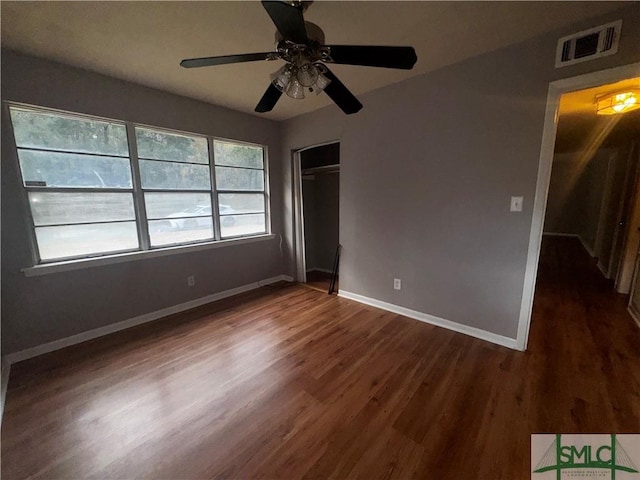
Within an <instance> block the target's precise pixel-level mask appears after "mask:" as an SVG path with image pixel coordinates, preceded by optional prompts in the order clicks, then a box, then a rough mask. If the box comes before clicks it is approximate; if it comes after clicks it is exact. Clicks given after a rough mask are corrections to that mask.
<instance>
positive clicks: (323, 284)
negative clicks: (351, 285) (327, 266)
mask: <svg viewBox="0 0 640 480" xmlns="http://www.w3.org/2000/svg"><path fill="white" fill-rule="evenodd" d="M305 285H306V286H307V287H310V288H315V289H316V290H318V291H320V292H324V293H328V292H329V287H331V274H330V273H326V272H319V271H317V270H313V271H311V272H307V283H306V284H305ZM339 289H340V279H339V278H336V286H335V289H334V292H337V291H338V290H339Z"/></svg>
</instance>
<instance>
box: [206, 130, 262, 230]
mask: <svg viewBox="0 0 640 480" xmlns="http://www.w3.org/2000/svg"><path fill="white" fill-rule="evenodd" d="M216 141H219V142H221V143H234V144H236V145H247V146H249V147H261V148H262V169H259V168H250V167H236V166H233V165H217V164H216V163H215V149H214V143H215V142H216ZM209 151H210V152H211V160H212V162H213V163H212V168H211V170H212V171H213V176H212V179H213V180H214V181H215V170H216V167H223V168H225V167H226V168H240V169H245V170H257V171H260V170H261V171H262V172H263V189H262V191H259V190H225V189H221V190H218V188H217V186H214V187H212V191H213V192H214V193H215V202H216V203H215V212H216V215H215V216H216V218H217V223H218V226H217V228H218V233H219V235H220V237H219V240H233V239H235V238H245V237H252V236H255V235H268V234H270V233H271V217H270V215H269V206H270V203H271V198H270V195H269V172H268V166H267V165H268V162H267V150H266V146H264V145H256V144H253V143H248V142H238V141H235V140H226V139H222V138H212V139H211V146H210V148H209ZM225 193H226V194H229V193H231V194H233V193H250V194H254V195H257V194H260V195H262V199H263V202H264V228H265V231H264V232H260V233H248V234H245V235H233V236H229V237H224V238H223V237H222V225H221V224H222V219H221V217H222V215H220V210H219V207H218V203H219V199H218V197H219V196H220V195H221V194H225ZM212 206H213V204H212ZM240 215H243V214H240ZM244 215H252V214H250V213H249V214H244ZM253 215H255V214H253Z"/></svg>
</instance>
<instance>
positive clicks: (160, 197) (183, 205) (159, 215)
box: [136, 127, 214, 247]
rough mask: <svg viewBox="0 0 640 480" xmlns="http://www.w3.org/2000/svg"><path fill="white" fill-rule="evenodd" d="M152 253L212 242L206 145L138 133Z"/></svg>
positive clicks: (155, 133) (188, 138)
mask: <svg viewBox="0 0 640 480" xmlns="http://www.w3.org/2000/svg"><path fill="white" fill-rule="evenodd" d="M136 144H137V146H138V159H139V160H138V162H139V165H140V181H141V184H142V190H143V192H144V204H145V208H146V213H147V221H148V226H149V240H150V243H151V246H152V247H157V246H162V245H171V244H176V243H187V242H194V241H204V240H213V239H214V234H213V217H212V215H211V211H212V209H211V171H210V168H209V149H208V147H207V139H206V138H204V137H193V136H187V135H176V134H173V133H166V132H159V131H155V130H150V129H148V128H139V127H136Z"/></svg>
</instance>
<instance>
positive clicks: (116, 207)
mask: <svg viewBox="0 0 640 480" xmlns="http://www.w3.org/2000/svg"><path fill="white" fill-rule="evenodd" d="M29 203H30V204H31V213H32V214H33V222H34V224H35V225H38V226H39V225H59V224H63V223H89V222H96V223H97V222H113V221H119V220H135V213H134V210H133V195H132V194H130V193H80V192H78V193H49V192H29Z"/></svg>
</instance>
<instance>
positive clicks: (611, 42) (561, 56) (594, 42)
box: [556, 20, 622, 68]
mask: <svg viewBox="0 0 640 480" xmlns="http://www.w3.org/2000/svg"><path fill="white" fill-rule="evenodd" d="M621 30H622V20H618V21H617V22H611V23H607V24H606V25H600V26H599V27H595V28H590V29H589V30H583V31H582V32H578V33H574V34H572V35H567V36H566V37H562V38H561V39H560V40H558V47H557V48H556V68H559V67H566V66H567V65H573V64H574V63H580V62H586V61H587V60H593V59H594V58H599V57H606V56H607V55H613V54H614V53H616V52H617V51H618V42H619V40H620V31H621Z"/></svg>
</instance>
